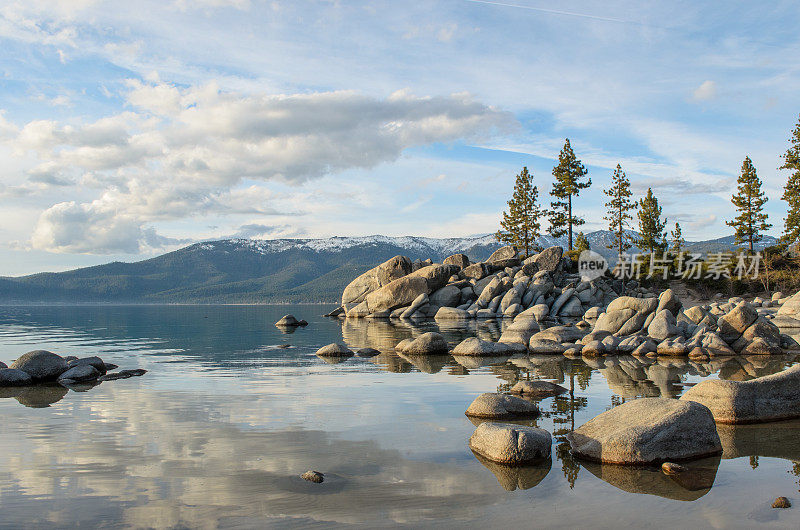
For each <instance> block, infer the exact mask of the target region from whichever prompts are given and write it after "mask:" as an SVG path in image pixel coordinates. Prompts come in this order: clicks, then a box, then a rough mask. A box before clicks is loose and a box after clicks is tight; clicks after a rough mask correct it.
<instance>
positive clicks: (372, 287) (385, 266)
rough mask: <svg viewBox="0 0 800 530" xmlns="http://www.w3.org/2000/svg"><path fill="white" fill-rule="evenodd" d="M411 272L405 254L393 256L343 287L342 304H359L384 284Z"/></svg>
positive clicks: (409, 263)
mask: <svg viewBox="0 0 800 530" xmlns="http://www.w3.org/2000/svg"><path fill="white" fill-rule="evenodd" d="M410 272H411V260H410V259H408V258H407V257H405V256H395V257H393V258H391V259H389V260H386V261H384V262H383V263H381V264H380V265H378V266H377V267H374V268H372V269H370V270H368V271H367V272H365V273H364V274H362V275H361V276H359V277H358V278H356V279H355V280H353V281H352V282H350V284H349V285H348V286H347V287H345V288H344V292H343V293H342V305H345V304H359V303H361V302H363V301H364V299H365V298H366V296H367V295H368V294H369V293H371V292H373V291H376V290H378V289H380V288H381V287H383V286H384V285H386V284H388V283H390V282H392V281H394V280H396V279H398V278H402V277H403V276H405V275H406V274H408V273H410Z"/></svg>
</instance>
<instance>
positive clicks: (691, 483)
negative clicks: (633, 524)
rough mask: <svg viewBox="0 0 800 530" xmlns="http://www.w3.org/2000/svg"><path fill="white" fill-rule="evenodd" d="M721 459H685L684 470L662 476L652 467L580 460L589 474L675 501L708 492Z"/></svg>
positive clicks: (616, 485)
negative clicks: (687, 460) (688, 460)
mask: <svg viewBox="0 0 800 530" xmlns="http://www.w3.org/2000/svg"><path fill="white" fill-rule="evenodd" d="M719 462H720V458H719V457H715V458H706V459H703V460H695V461H693V462H687V463H685V464H683V465H684V467H685V468H686V471H685V472H683V473H680V474H678V475H665V474H664V473H662V472H661V470H660V469H658V468H655V467H637V466H620V465H614V464H599V463H594V462H585V461H583V460H581V461H580V465H581V466H582V467H584V468H585V469H587V470H588V471H589V472H590V473H591V474H592V475H594V476H596V477H597V478H599V479H601V480H603V481H605V482H607V483H609V484H611V485H612V486H614V487H615V488H618V489H621V490H623V491H627V492H629V493H640V494H647V495H656V496H658V497H663V498H665V499H673V500H677V501H694V500H697V499H699V498H700V497H702V496H703V495H705V494H707V493H708V492H709V491H710V490H711V487H712V486H713V485H714V480H715V479H716V477H717V469H718V468H719Z"/></svg>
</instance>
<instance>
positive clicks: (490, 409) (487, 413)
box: [465, 392, 539, 420]
mask: <svg viewBox="0 0 800 530" xmlns="http://www.w3.org/2000/svg"><path fill="white" fill-rule="evenodd" d="M465 414H466V415H467V416H471V417H473V418H488V419H497V420H499V419H509V418H517V417H525V416H537V415H538V414H539V407H537V406H536V404H535V403H531V402H530V401H526V400H524V399H521V398H518V397H514V396H508V395H506V394H497V393H488V392H487V393H485V394H481V395H480V396H478V397H477V398H475V401H473V402H472V403H471V404H470V406H469V407H467V411H466V412H465Z"/></svg>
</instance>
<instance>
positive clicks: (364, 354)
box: [356, 348, 381, 357]
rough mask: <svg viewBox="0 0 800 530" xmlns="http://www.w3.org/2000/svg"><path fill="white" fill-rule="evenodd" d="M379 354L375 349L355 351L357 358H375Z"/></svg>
mask: <svg viewBox="0 0 800 530" xmlns="http://www.w3.org/2000/svg"><path fill="white" fill-rule="evenodd" d="M380 354H381V352H379V351H378V350H376V349H375V348H361V349H360V350H357V351H356V355H358V356H359V357H375V356H377V355H380Z"/></svg>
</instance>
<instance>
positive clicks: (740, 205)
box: [725, 156, 772, 254]
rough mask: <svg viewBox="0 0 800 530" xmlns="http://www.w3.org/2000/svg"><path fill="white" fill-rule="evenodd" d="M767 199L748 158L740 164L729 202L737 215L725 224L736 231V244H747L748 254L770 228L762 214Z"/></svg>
mask: <svg viewBox="0 0 800 530" xmlns="http://www.w3.org/2000/svg"><path fill="white" fill-rule="evenodd" d="M767 200H768V199H767V197H766V195H764V192H763V191H761V179H759V178H758V175H757V174H756V168H755V166H754V165H753V162H752V161H751V160H750V157H749V156H746V157H745V158H744V162H742V174H741V175H739V180H738V186H737V189H736V194H734V196H733V197H731V202H732V203H733V205H734V206H736V210H737V211H738V212H739V215H737V216H736V218H735V219H733V220H732V221H726V222H725V224H726V225H728V226H732V227H733V228H734V229H735V230H736V244H737V245H739V244H741V243H747V244H748V246H749V247H750V253H751V254H752V253H753V243H758V242H759V241H761V238H763V237H764V235H763V234H762V232H766V231H767V230H769V229H770V228H772V225H771V224H768V223H767V214H765V213H763V210H764V204H765V203H766V202H767Z"/></svg>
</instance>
